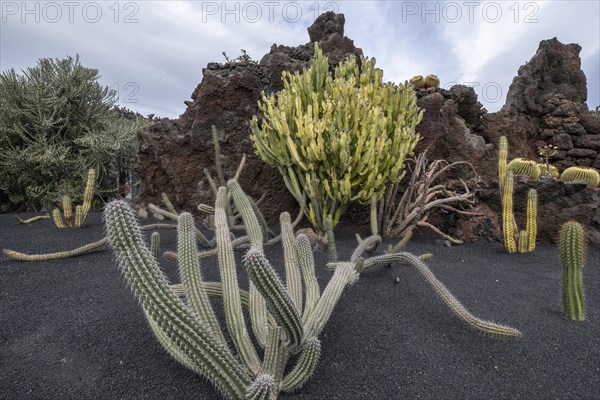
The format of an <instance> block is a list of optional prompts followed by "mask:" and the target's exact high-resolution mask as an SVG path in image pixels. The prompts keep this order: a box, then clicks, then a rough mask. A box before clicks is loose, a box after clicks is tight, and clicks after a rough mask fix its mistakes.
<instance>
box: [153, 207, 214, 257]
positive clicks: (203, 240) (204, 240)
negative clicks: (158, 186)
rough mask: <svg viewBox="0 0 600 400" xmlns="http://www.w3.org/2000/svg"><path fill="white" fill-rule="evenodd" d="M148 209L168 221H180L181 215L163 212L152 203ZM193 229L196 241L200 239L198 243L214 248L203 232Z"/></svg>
mask: <svg viewBox="0 0 600 400" xmlns="http://www.w3.org/2000/svg"><path fill="white" fill-rule="evenodd" d="M148 208H149V209H150V210H152V212H154V213H156V214H159V215H162V216H163V217H165V218H167V219H170V220H173V221H177V220H178V219H179V215H178V214H173V213H172V212H170V211H166V210H163V209H162V208H160V207H158V206H156V205H154V204H152V203H149V204H148ZM193 229H194V236H196V239H198V241H199V242H200V244H201V245H202V246H203V247H212V246H211V245H210V241H209V240H208V239H207V238H206V236H204V234H203V233H202V232H200V230H199V229H198V228H196V227H195V226H194V228H193Z"/></svg>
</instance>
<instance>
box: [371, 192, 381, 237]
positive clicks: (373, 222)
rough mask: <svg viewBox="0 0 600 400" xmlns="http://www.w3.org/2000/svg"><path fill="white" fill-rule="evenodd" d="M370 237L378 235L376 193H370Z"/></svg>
mask: <svg viewBox="0 0 600 400" xmlns="http://www.w3.org/2000/svg"><path fill="white" fill-rule="evenodd" d="M371 235H373V236H375V235H379V229H378V227H377V193H375V192H373V193H371Z"/></svg>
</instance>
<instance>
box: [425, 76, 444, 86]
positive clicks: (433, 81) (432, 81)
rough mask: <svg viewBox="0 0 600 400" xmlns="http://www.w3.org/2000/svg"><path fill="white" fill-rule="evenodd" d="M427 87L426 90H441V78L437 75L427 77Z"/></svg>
mask: <svg viewBox="0 0 600 400" xmlns="http://www.w3.org/2000/svg"><path fill="white" fill-rule="evenodd" d="M425 87H426V88H439V87H440V78H438V77H437V76H436V75H433V74H431V75H427V76H426V77H425Z"/></svg>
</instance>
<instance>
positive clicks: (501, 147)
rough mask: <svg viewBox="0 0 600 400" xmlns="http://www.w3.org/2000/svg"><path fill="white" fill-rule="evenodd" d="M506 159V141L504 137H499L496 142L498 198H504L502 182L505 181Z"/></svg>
mask: <svg viewBox="0 0 600 400" xmlns="http://www.w3.org/2000/svg"><path fill="white" fill-rule="evenodd" d="M507 158H508V141H507V140H506V136H500V141H499V142H498V185H499V186H500V196H501V197H503V196H504V181H505V180H506V162H507V161H506V160H507Z"/></svg>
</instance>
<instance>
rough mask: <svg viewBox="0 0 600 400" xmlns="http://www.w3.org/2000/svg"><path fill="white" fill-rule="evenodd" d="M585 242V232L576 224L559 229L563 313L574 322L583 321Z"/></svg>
mask: <svg viewBox="0 0 600 400" xmlns="http://www.w3.org/2000/svg"><path fill="white" fill-rule="evenodd" d="M585 240H586V239H585V231H584V229H583V226H581V224H579V223H578V222H575V221H569V222H566V223H564V224H563V225H562V227H561V228H560V239H559V250H560V260H561V262H562V268H563V273H562V300H563V312H564V313H565V314H566V315H567V316H568V317H569V318H571V319H572V320H575V321H584V320H585V308H584V295H583V264H584V262H585V250H586V249H585V248H586V242H585Z"/></svg>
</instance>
